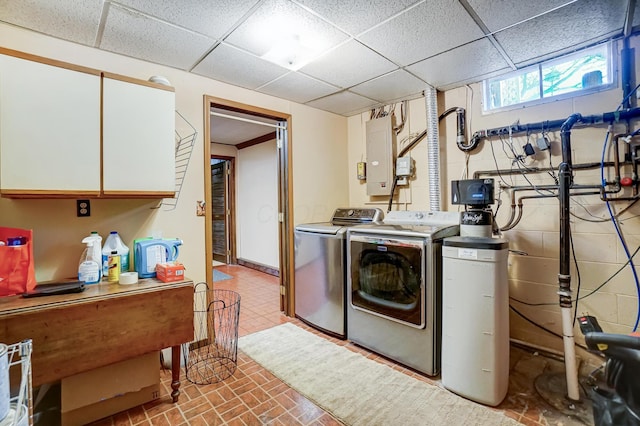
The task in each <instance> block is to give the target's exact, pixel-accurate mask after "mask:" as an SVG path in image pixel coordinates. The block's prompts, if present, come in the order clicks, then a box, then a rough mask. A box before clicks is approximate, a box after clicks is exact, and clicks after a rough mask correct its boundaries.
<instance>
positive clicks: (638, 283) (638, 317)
mask: <svg viewBox="0 0 640 426" xmlns="http://www.w3.org/2000/svg"><path fill="white" fill-rule="evenodd" d="M609 133H610V131H609V130H607V134H606V135H605V137H604V144H603V147H602V161H601V163H600V178H601V179H602V186H603V187H606V180H605V179H604V157H605V153H606V151H607V143H608V141H609ZM606 203H607V210H608V211H609V216H611V222H612V223H613V226H614V227H615V229H616V233H617V234H618V239H620V243H621V244H622V248H623V249H624V253H625V255H626V256H627V259H628V263H629V265H630V266H631V272H633V279H634V281H635V284H636V292H637V293H638V311H637V313H636V323H635V325H634V326H633V331H634V332H635V331H636V330H638V323H640V281H639V280H638V274H637V273H636V265H635V264H634V263H633V258H632V257H631V253H629V248H628V247H627V243H626V242H625V241H624V238H622V233H621V232H620V227H619V226H618V221H617V220H616V218H615V216H614V214H613V211H612V210H611V204H610V203H609V200H607V201H606Z"/></svg>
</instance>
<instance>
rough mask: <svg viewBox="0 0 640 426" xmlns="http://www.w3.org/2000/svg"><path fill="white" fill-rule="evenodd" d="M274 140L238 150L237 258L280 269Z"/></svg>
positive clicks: (276, 155)
mask: <svg viewBox="0 0 640 426" xmlns="http://www.w3.org/2000/svg"><path fill="white" fill-rule="evenodd" d="M277 160H278V154H277V148H276V140H275V139H274V140H272V141H269V142H265V143H261V144H258V145H254V146H251V147H248V148H244V149H240V150H238V156H237V166H236V171H237V181H236V185H237V188H236V194H237V198H236V200H237V202H236V219H237V222H236V241H237V244H238V251H237V256H238V259H243V260H247V261H250V262H253V263H258V264H261V265H266V266H270V267H272V268H274V269H279V256H278V254H279V252H278V167H277V165H278V164H277Z"/></svg>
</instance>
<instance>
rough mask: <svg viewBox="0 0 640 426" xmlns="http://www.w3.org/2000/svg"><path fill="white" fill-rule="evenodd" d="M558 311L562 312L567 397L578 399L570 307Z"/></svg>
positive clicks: (578, 389)
mask: <svg viewBox="0 0 640 426" xmlns="http://www.w3.org/2000/svg"><path fill="white" fill-rule="evenodd" d="M560 311H561V313H562V341H563V343H564V369H565V375H566V377H567V397H568V398H569V399H571V400H573V401H580V388H579V386H578V367H577V363H576V346H575V341H574V339H573V319H572V317H571V308H560Z"/></svg>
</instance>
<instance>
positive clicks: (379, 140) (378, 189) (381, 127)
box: [366, 115, 396, 196]
mask: <svg viewBox="0 0 640 426" xmlns="http://www.w3.org/2000/svg"><path fill="white" fill-rule="evenodd" d="M394 126H395V123H394V119H393V116H391V115H388V116H386V117H381V118H376V119H373V120H369V121H367V123H366V132H367V133H366V138H367V139H366V141H367V195H374V196H375V195H389V194H391V187H392V186H393V179H394V176H393V159H394V157H395V147H396V133H395V132H394V131H393V128H394Z"/></svg>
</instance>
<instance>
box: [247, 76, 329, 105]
mask: <svg viewBox="0 0 640 426" xmlns="http://www.w3.org/2000/svg"><path fill="white" fill-rule="evenodd" d="M257 90H258V91H259V92H262V93H266V94H268V95H273V96H277V97H279V98H283V99H289V100H291V101H294V102H299V103H301V104H303V103H305V102H309V101H311V100H313V99H317V98H320V97H323V96H326V95H328V94H331V93H334V92H337V91H339V90H340V89H339V88H338V87H335V86H331V85H329V84H326V83H323V82H322V81H318V80H316V79H313V78H311V77H307V76H306V75H303V74H300V73H296V72H290V73H289V74H287V75H285V76H283V77H280V78H279V79H277V80H275V81H273V82H271V83H269V84H266V85H264V86H262V87H260V88H258V89H257Z"/></svg>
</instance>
